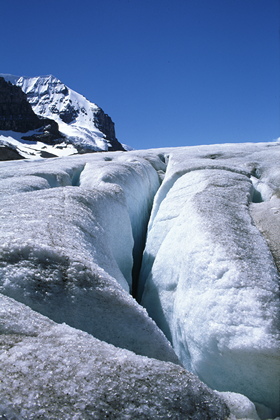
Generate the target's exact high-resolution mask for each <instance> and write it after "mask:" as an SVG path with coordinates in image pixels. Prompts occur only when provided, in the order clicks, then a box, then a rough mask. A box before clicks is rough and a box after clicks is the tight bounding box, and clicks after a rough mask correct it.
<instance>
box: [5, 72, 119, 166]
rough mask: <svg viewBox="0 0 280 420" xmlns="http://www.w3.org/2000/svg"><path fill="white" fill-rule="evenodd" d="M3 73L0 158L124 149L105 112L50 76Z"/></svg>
mask: <svg viewBox="0 0 280 420" xmlns="http://www.w3.org/2000/svg"><path fill="white" fill-rule="evenodd" d="M1 76H2V77H1V84H0V146H1V149H0V150H1V160H6V159H9V156H10V154H9V153H7V151H8V150H11V149H12V150H15V151H16V153H17V154H18V155H19V156H21V157H23V158H26V157H28V158H32V157H38V156H39V157H48V156H49V157H51V156H63V155H70V154H74V153H85V152H94V151H108V150H112V151H114V150H124V147H123V146H122V145H121V143H119V141H118V140H117V138H116V135H115V126H114V123H113V121H112V119H111V118H110V117H109V115H107V114H106V113H105V112H104V111H103V110H102V109H101V108H100V107H98V106H97V105H96V104H94V103H91V102H90V101H88V100H87V99H86V98H85V97H84V96H82V95H80V94H78V93H77V92H75V91H73V90H72V89H70V88H68V87H67V86H66V85H65V84H63V83H62V82H61V81H60V80H58V79H57V78H55V77H54V76H51V75H50V76H39V77H19V76H11V75H1ZM1 131H2V132H1ZM14 133H25V134H24V135H22V136H19V135H15V134H14ZM45 145H48V146H53V147H47V148H46V147H45Z"/></svg>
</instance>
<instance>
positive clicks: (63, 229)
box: [0, 154, 177, 362]
mask: <svg viewBox="0 0 280 420" xmlns="http://www.w3.org/2000/svg"><path fill="white" fill-rule="evenodd" d="M109 156H112V157H111V159H116V160H117V159H118V156H122V155H121V154H116V155H115V154H112V155H109V154H108V156H107V157H106V159H108V158H109ZM104 158H105V157H104V155H102V154H99V155H98V156H97V155H85V157H80V156H77V157H76V158H74V157H73V159H62V160H59V159H54V160H48V161H46V162H43V161H40V162H34V163H33V162H23V163H21V164H19V165H17V164H16V163H14V164H11V163H10V164H4V165H3V167H2V169H3V171H2V175H1V176H2V180H1V179H0V188H1V185H2V186H4V189H5V190H6V192H7V194H6V195H4V196H3V197H2V200H1V213H0V218H1V244H0V248H1V252H0V291H1V293H3V294H5V295H8V296H11V297H13V298H14V299H16V300H18V301H20V302H24V303H25V304H27V305H29V306H30V307H31V308H33V309H35V310H36V311H38V312H40V313H42V314H44V315H47V316H48V317H50V318H51V319H54V320H55V321H57V322H67V323H68V324H70V325H71V326H74V327H76V328H79V329H82V330H84V331H87V332H89V333H91V334H93V335H94V336H95V337H97V338H100V339H102V340H105V341H107V342H110V343H112V344H114V345H117V346H119V347H124V348H128V349H130V350H133V351H134V352H136V353H138V354H144V355H146V356H150V357H155V358H158V359H162V360H170V361H173V362H177V358H176V356H175V354H174V352H173V350H172V348H171V346H170V344H169V343H168V341H167V340H166V338H165V337H164V335H163V333H162V332H161V331H160V330H159V329H158V327H157V326H156V325H155V323H154V321H152V320H151V319H150V318H149V317H148V315H147V312H146V311H145V310H144V309H143V308H142V307H141V306H140V305H139V304H138V303H137V302H136V301H135V300H134V299H133V298H132V297H131V295H130V294H129V291H130V289H131V283H132V278H131V273H132V269H133V247H134V239H133V232H135V238H136V240H137V237H141V238H142V237H143V232H141V226H142V225H141V223H143V224H144V222H145V223H147V217H148V207H147V206H149V205H151V197H150V196H149V194H148V193H152V192H153V191H154V189H155V188H156V186H157V185H158V184H157V183H156V181H157V182H158V177H157V172H156V171H155V170H154V169H153V167H152V166H151V165H150V163H149V162H148V161H146V160H143V159H142V158H140V159H139V162H137V161H135V162H134V163H133V164H130V165H131V166H132V169H131V171H129V170H128V169H127V171H128V173H127V175H125V174H123V173H122V170H121V167H120V168H119V180H120V181H119V183H120V185H118V184H116V183H114V182H112V183H110V182H109V179H107V181H105V180H104V181H102V183H101V184H100V185H92V186H91V187H90V188H89V186H86V185H85V186H84V187H83V186H81V185H80V184H82V183H83V182H84V181H83V180H84V178H85V179H90V178H92V179H93V180H94V179H98V177H99V175H101V174H102V173H103V174H104V177H105V173H107V172H108V171H107V170H106V165H107V166H109V167H111V166H112V167H114V163H112V162H111V161H110V160H109V161H108V160H105V161H104ZM122 159H123V158H122ZM93 162H95V163H96V165H93ZM123 166H124V168H127V164H125V162H124V163H123ZM142 166H143V168H142ZM117 167H118V166H117V163H116V168H117ZM134 167H135V168H137V169H133V168H134ZM83 168H85V169H83ZM101 168H103V169H102V170H101ZM141 168H142V169H141ZM83 171H84V172H85V176H83ZM102 171H103V172H102ZM137 171H138V172H139V173H138V175H137ZM32 177H33V183H32V182H31V180H32ZM122 177H123V178H122ZM134 178H136V179H137V185H136V182H135V179H134ZM104 179H105V178H104ZM36 183H37V184H36ZM122 183H124V185H123V188H122V187H121V184H122ZM153 183H154V184H153ZM125 184H127V193H125V192H124V190H125ZM141 184H142V185H143V187H142V189H141ZM73 185H76V186H73ZM78 185H80V186H78ZM136 186H137V188H136ZM132 187H133V188H134V190H135V191H134V196H135V197H138V202H137V203H138V205H139V206H140V205H141V206H140V210H141V211H143V214H142V215H141V220H138V219H137V218H138V213H137V212H138V205H137V206H135V207H134V209H133V206H132V202H131V203H130V204H128V199H129V194H132V192H133V191H132V189H133V188H132ZM143 189H144V190H145V192H146V194H143V195H142V193H143ZM129 191H130V192H129ZM126 197H127V199H126ZM131 200H132V199H131ZM19 203H20V205H19ZM139 217H140V216H139ZM136 219H137V220H136ZM143 229H144V231H145V226H143ZM141 240H142V239H141ZM136 249H137V247H136Z"/></svg>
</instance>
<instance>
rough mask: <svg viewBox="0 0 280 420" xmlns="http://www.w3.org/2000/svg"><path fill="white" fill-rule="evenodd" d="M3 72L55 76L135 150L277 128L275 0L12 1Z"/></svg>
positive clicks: (5, 19)
mask: <svg viewBox="0 0 280 420" xmlns="http://www.w3.org/2000/svg"><path fill="white" fill-rule="evenodd" d="M0 13H1V20H0V21H1V24H0V37H1V66H0V72H1V73H11V74H16V75H25V76H38V75H45V74H53V75H54V76H56V77H58V78H59V79H60V80H61V81H62V82H64V83H65V84H66V85H68V86H69V87H70V88H72V89H74V90H76V91H77V92H79V93H81V94H83V95H84V96H86V97H87V98H88V99H89V100H91V101H92V102H95V103H97V104H98V105H99V106H100V107H101V108H103V110H104V111H105V112H106V113H108V114H109V115H110V116H111V118H112V119H113V121H114V122H115V125H116V134H117V137H118V139H119V141H121V142H123V143H126V144H129V145H131V146H132V147H134V148H141V149H143V148H149V147H165V146H182V145H186V146H188V145H195V144H209V143H226V142H246V141H250V142H251V141H270V140H273V139H276V138H277V137H279V136H280V16H279V15H280V0H169V1H167V0H80V1H74V0H48V1H45V0H24V1H23V0H9V1H5V2H2V4H1V12H0Z"/></svg>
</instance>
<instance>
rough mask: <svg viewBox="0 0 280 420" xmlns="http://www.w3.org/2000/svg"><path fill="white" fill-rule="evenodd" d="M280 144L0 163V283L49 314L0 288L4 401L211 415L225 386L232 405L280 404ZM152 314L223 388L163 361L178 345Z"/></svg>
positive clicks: (4, 405) (8, 408)
mask: <svg viewBox="0 0 280 420" xmlns="http://www.w3.org/2000/svg"><path fill="white" fill-rule="evenodd" d="M279 149H280V145H279V143H270V144H248V145H213V146H201V147H189V148H179V149H162V150H149V151H133V152H127V153H122V152H114V153H106V154H104V153H96V154H94V155H93V154H90V155H76V156H72V157H68V158H57V159H48V160H46V161H43V160H41V161H33V162H31V161H19V162H4V163H1V172H0V190H1V208H0V210H1V211H0V219H1V242H0V293H2V294H3V295H6V296H9V297H10V298H13V299H15V300H16V301H18V302H22V303H24V304H25V305H28V306H29V307H30V308H32V309H33V310H35V311H37V312H38V313H39V312H40V313H41V314H43V315H46V316H48V317H49V319H46V318H43V317H42V315H39V314H38V313H37V314H35V313H34V312H32V311H31V309H28V308H27V307H25V306H24V305H20V304H19V303H16V302H13V303H11V302H12V300H10V299H8V300H5V299H6V298H4V297H3V300H2V302H3V308H4V309H3V312H2V316H4V323H3V325H4V324H5V325H6V327H3V328H4V329H3V332H5V331H6V332H7V331H9V333H8V334H4V335H5V336H3V337H4V338H3V337H2V338H3V340H4V341H3V344H2V348H3V350H4V351H3V354H2V355H1V358H2V359H1V360H0V369H5V372H7V374H6V376H5V381H4V382H3V384H2V385H3V387H4V390H5V391H4V394H3V398H4V400H3V401H0V413H9V414H7V415H9V416H10V418H12V417H11V416H14V418H20V417H16V416H22V415H24V416H26V417H25V418H28V419H29V418H36V415H37V414H36V413H37V412H38V413H39V412H41V411H40V410H43V411H42V416H43V418H57V412H56V411H55V410H58V407H60V409H62V410H64V411H62V412H63V413H65V416H63V418H69V419H70V418H71V419H72V418H76V417H75V416H74V414H73V413H74V412H77V413H78V414H77V418H84V417H82V415H80V413H81V412H83V410H85V412H86V413H89V414H88V417H89V418H90V417H95V418H100V417H101V418H103V417H106V413H107V412H108V413H109V414H108V415H109V418H110V416H111V418H120V416H122V417H121V418H135V417H137V418H147V419H148V418H169V417H170V418H178V419H179V418H182V419H183V418H197V419H199V418H201V419H204V418H209V419H213V420H214V419H217V418H224V419H226V418H227V413H228V412H226V411H224V410H225V408H224V407H225V406H224V405H223V404H222V403H221V400H220V398H222V399H224V400H225V401H226V402H227V404H228V405H229V406H230V407H231V417H229V418H230V419H231V420H234V419H236V418H238V419H241V418H243V419H244V418H247V419H254V420H257V419H258V415H259V416H260V418H262V419H266V418H268V417H272V416H274V417H275V416H276V415H279V412H280V409H279V398H278V392H279V382H278V379H279V376H280V362H279V360H280V357H279V349H280V343H279V319H280V317H279V313H280V311H279V294H278V292H279V265H280V263H279V261H280V252H279V249H280V246H279V245H280V244H279V235H278V233H279V232H280V223H279V217H278V216H279V214H278V212H279V208H280V206H279V198H278V197H279V196H280V192H279V189H280V171H279V169H278V168H279V158H280V150H279ZM162 180H163V182H162V183H161V181H162ZM148 223H149V224H148ZM147 224H148V233H147V238H146V228H147ZM145 243H146V247H145V252H144V255H143V251H144V249H143V248H144V244H145ZM142 257H143V259H142ZM141 262H142V264H141ZM140 266H141V272H140V277H139V278H138V274H139V269H140ZM277 268H278V269H277ZM132 291H133V293H134V294H135V296H136V295H137V296H138V299H139V301H140V299H142V300H141V301H142V303H143V305H144V306H145V308H147V310H148V313H149V315H150V316H151V318H150V317H149V316H148V314H147V312H146V309H144V308H143V307H141V306H140V305H139V303H137V302H136V300H135V299H133V297H132V296H131V293H132ZM7 302H10V304H9V305H15V306H14V308H15V310H12V309H11V306H9V305H8V303H7ZM17 305H18V306H17ZM20 308H21V309H20ZM23 308H24V309H23ZM13 311H14V312H13ZM8 313H10V314H12V313H13V314H14V315H13V316H12V318H9V320H8V318H5V316H6V315H5V314H8ZM16 314H18V315H16ZM9 316H10V315H9ZM26 317H27V318H26ZM28 317H30V318H28ZM152 318H153V319H154V320H155V321H156V323H157V325H156V323H155V322H154V321H153V320H152ZM11 319H12V321H11ZM25 319H28V321H26V322H25V321H24V320H25ZM42 319H44V323H43V324H40V323H41V320H42ZM50 319H52V321H50ZM38 320H39V321H38ZM53 321H55V322H60V323H63V322H65V323H67V324H68V325H70V326H71V327H74V328H78V329H79V330H83V331H85V332H81V331H76V330H73V329H71V328H70V327H69V326H65V325H57V324H55V323H54V322H53ZM7 325H8V327H7ZM11 325H13V328H14V329H12V328H11ZM37 325H38V328H37V327H36V326H37ZM27 326H28V328H30V334H29V333H28V334H27V335H28V337H26V334H25V333H23V331H22V330H21V328H24V329H26V328H27ZM159 327H160V328H159ZM33 328H35V329H36V328H37V329H36V331H34V330H33ZM160 329H161V330H162V331H163V332H164V334H165V335H166V337H167V338H168V339H169V340H170V342H171V343H172V345H173V348H174V349H175V351H176V354H177V356H178V357H179V359H180V361H181V362H182V363H183V364H184V366H185V367H186V368H187V369H190V370H192V371H193V372H194V373H195V374H197V375H198V376H199V378H200V380H203V381H204V382H205V383H206V384H207V385H208V386H210V387H211V388H214V389H216V390H218V391H221V392H222V394H221V396H219V397H218V396H217V395H219V394H216V393H215V394H214V395H215V398H218V399H215V400H213V398H214V397H213V393H212V392H211V391H209V390H207V392H210V394H207V397H206V396H205V395H206V394H205V393H204V390H205V389H207V388H205V387H204V385H201V384H200V382H197V379H194V377H193V376H192V375H189V374H187V373H186V372H185V371H184V370H183V369H182V368H180V367H178V366H175V365H173V364H166V363H164V362H175V363H178V359H177V357H176V355H175V353H174V350H173V349H172V347H171V345H170V344H169V342H168V340H167V338H166V337H165V336H164V335H163V333H162V331H161V330H160ZM26 331H27V330H26ZM28 331H29V330H28ZM32 331H33V332H32ZM86 333H89V334H91V336H89V335H87V334H86ZM97 339H99V340H102V341H103V343H101V342H100V341H98V340H97ZM105 342H106V343H105ZM86 343H88V344H86ZM112 344H113V345H115V346H117V347H118V349H116V348H113V347H112V346H111V345H112ZM79 346H80V347H79ZM110 349H111V350H110ZM112 349H113V350H112ZM128 350H130V351H133V352H134V353H137V354H138V355H141V356H148V357H151V358H154V359H158V361H156V360H154V359H153V360H149V359H146V358H144V357H140V356H136V355H135V354H132V353H129V351H128ZM95 352H96V353H95ZM104 352H105V353H104ZM114 355H115V356H114ZM90 360H91V362H90ZM2 361H3V362H2ZM33 362H34V366H35V367H36V371H37V372H36V373H35V370H33V368H32V366H33ZM40 363H41V364H40ZM83 363H85V364H84V365H83ZM90 363H91V364H90ZM89 364H90V366H91V368H89ZM80 366H81V368H80ZM85 366H86V367H85ZM95 367H96V370H94V372H95V373H91V372H92V370H91V369H95ZM54 371H56V373H55V374H54ZM68 371H69V372H68ZM80 371H81V372H82V374H81V375H80V373H79V372H80ZM33 372H34V373H33ZM67 372H68V373H67ZM136 372H137V373H136ZM143 372H144V373H143ZM60 374H61V376H60ZM25 375H26V377H25ZM36 375H37V377H36ZM55 375H57V379H58V381H57V382H56V380H55V379H54V376H55ZM71 375H72V376H73V378H74V379H73V381H72V382H71ZM118 375H119V376H118ZM117 376H118V384H119V385H118V386H117V385H116V383H117V379H115V378H116V377H117ZM36 378H38V381H36ZM63 378H64V379H63ZM112 378H113V379H112ZM191 378H192V379H191ZM80 380H81V382H80ZM112 380H113V383H112ZM193 380H194V381H195V382H192V381H193ZM148 381H151V384H152V385H150V386H148ZM29 383H32V385H31V386H29ZM59 383H62V384H65V387H64V385H63V386H61V385H58V384H59ZM44 384H46V388H45V385H44ZM198 384H200V385H198ZM0 386H1V383H0ZM201 386H202V388H200V387H201ZM129 387H130V388H131V389H130V388H129ZM117 388H118V389H117ZM190 389H191V391H190ZM64 390H66V391H65V392H64ZM166 390H167V391H166ZM45 391H46V392H45ZM99 392H100V393H99ZM189 392H191V393H190V394H189ZM205 392H206V391H205ZM236 392H238V393H242V394H244V395H245V396H247V397H249V398H250V399H251V400H252V401H253V402H254V403H255V404H256V407H257V410H258V415H257V414H256V411H255V409H254V406H253V405H252V403H251V402H250V401H248V399H247V398H245V397H244V396H240V395H237V394H235V393H236ZM65 393H66V395H65ZM67 393H68V395H67ZM48 394H49V396H47V395H48ZM85 394H86V395H87V397H86V399H84V397H81V398H82V399H79V398H80V397H79V396H81V395H83V396H84V395H85ZM134 394H135V395H136V397H135V398H134V397H133V395H134ZM175 395H176V396H177V397H178V400H177V399H176V397H175ZM181 396H182V397H181ZM72 397H73V398H72ZM17 398H18V399H17ZM48 398H49V401H50V403H49V405H48ZM95 398H96V400H95ZM206 399H207V401H208V402H207V403H206ZM34 401H35V402H34ZM36 401H37V402H38V403H37V402H36ZM91 401H94V402H93V403H92V402H91ZM96 401H98V403H97V402H96ZM118 401H119V402H118ZM213 401H215V402H213ZM190 404H194V405H190ZM204 404H206V405H205V406H204ZM213 404H214V405H213ZM194 406H196V407H197V408H196V409H195V408H193V407H194ZM202 406H203V407H206V408H205V410H206V414H205V412H204V417H203V415H202V414H201V413H202V411H201V410H202V408H201V407H202ZM13 407H14V408H13ZM21 407H23V408H22V409H23V411H21ZM46 407H47V408H46ZM52 407H54V408H53V410H54V411H53V412H52V411H50V413H53V414H51V415H52V416H53V417H49V414H48V412H47V410H52ZM61 407H62V408H61ZM73 407H74V408H73ZM100 407H101V408H100ZM210 407H211V410H212V408H213V410H214V411H213V412H212V411H211V410H210ZM13 410H14V412H13ZM24 410H27V411H24ZM28 410H29V411H28ZM67 410H68V411H67ZM71 410H72V411H71ZM79 410H80V411H79ZM87 410H88V411H87ZM96 410H97V411H96ZM102 410H103V411H102ZM106 410H107V411H106ZM110 410H111V411H110ZM118 410H119V411H118ZM174 410H175V411H174ZM176 410H177V411H176ZM209 410H210V411H209ZM215 410H218V411H217V413H218V414H216V411H215ZM221 410H222V411H221ZM24 413H25V414H24ZM120 413H122V414H121V415H120ZM209 413H211V414H209ZM39 414H40V413H39ZM39 414H38V415H39ZM3 415H6V414H3ZM32 416H33V417H32ZM79 416H80V417H79ZM188 416H189V417H188ZM207 416H208V417H207ZM219 416H220V417H219Z"/></svg>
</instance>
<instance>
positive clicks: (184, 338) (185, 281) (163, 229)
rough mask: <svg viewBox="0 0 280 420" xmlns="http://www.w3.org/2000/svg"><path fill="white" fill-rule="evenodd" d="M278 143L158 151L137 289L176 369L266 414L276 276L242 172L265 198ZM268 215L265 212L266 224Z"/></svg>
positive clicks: (274, 370)
mask: <svg viewBox="0 0 280 420" xmlns="http://www.w3.org/2000/svg"><path fill="white" fill-rule="evenodd" d="M279 149H280V148H279V144H276V143H275V144H273V145H239V146H238V145H223V146H212V147H206V146H205V147H197V148H189V149H185V150H184V149H181V150H179V149H178V150H171V151H168V153H166V158H167V155H168V167H167V173H166V176H165V179H164V181H163V183H162V185H161V187H160V189H159V191H158V192H157V195H156V197H155V202H154V206H153V211H152V215H151V219H150V224H149V231H148V238H147V244H146V249H145V253H144V257H143V265H142V273H141V277H140V291H139V293H140V294H141V292H142V291H144V292H143V296H142V301H141V302H142V304H143V305H144V307H146V308H147V310H148V312H149V314H150V316H152V318H153V319H155V320H156V322H157V324H158V325H159V327H160V328H161V329H162V330H163V331H164V333H165V334H166V336H167V337H168V338H169V339H170V341H171V342H172V344H173V346H174V349H175V351H176V353H177V355H178V356H179V359H180V360H181V361H182V362H183V364H184V366H185V367H186V368H188V369H190V370H192V371H194V372H195V373H196V374H197V375H198V376H199V377H200V378H201V379H202V380H203V381H204V382H206V383H207V384H208V385H210V386H211V387H212V388H214V389H217V390H220V391H234V392H239V393H242V394H245V395H247V396H248V397H249V398H250V399H251V400H253V401H255V402H257V403H261V404H263V405H265V406H267V407H270V408H271V409H272V410H273V415H276V414H279V377H280V363H279V349H280V346H279V344H280V343H279V314H280V311H279V309H280V308H279V294H278V293H279V275H278V271H277V268H276V266H275V262H274V258H273V256H272V253H271V250H270V249H269V247H268V244H267V242H266V240H265V238H264V237H263V235H262V234H261V233H260V231H259V229H258V228H257V227H256V225H255V222H254V221H253V219H252V217H251V214H250V213H249V207H250V205H251V204H250V203H251V200H252V197H253V196H254V190H255V187H256V183H255V187H254V185H253V183H252V181H251V177H252V176H254V177H256V176H257V177H258V179H259V181H258V182H259V183H263V184H265V187H262V191H264V192H265V194H263V193H262V194H263V195H264V196H266V197H267V199H269V197H271V196H273V195H274V196H275V195H278V194H279V187H280V182H279V170H278V167H279V158H280V150H279ZM262 204H264V203H260V204H259V203H254V204H252V205H253V206H254V207H255V208H257V206H259V205H262ZM278 209H279V205H278V208H277V212H278V211H279V210H278ZM256 212H257V210H254V213H256ZM265 214H266V213H263V217H264V216H265ZM275 217H277V216H275ZM274 220H275V218H274ZM277 220H278V225H279V219H277ZM273 223H274V222H273V219H272V218H269V219H268V221H267V225H269V226H270V230H271V231H273ZM277 229H278V232H279V227H278V228H277ZM274 237H275V238H276V237H277V235H274ZM274 242H275V241H274ZM276 245H278V250H279V239H278V242H276ZM276 248H277V246H276ZM278 253H279V251H278Z"/></svg>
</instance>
